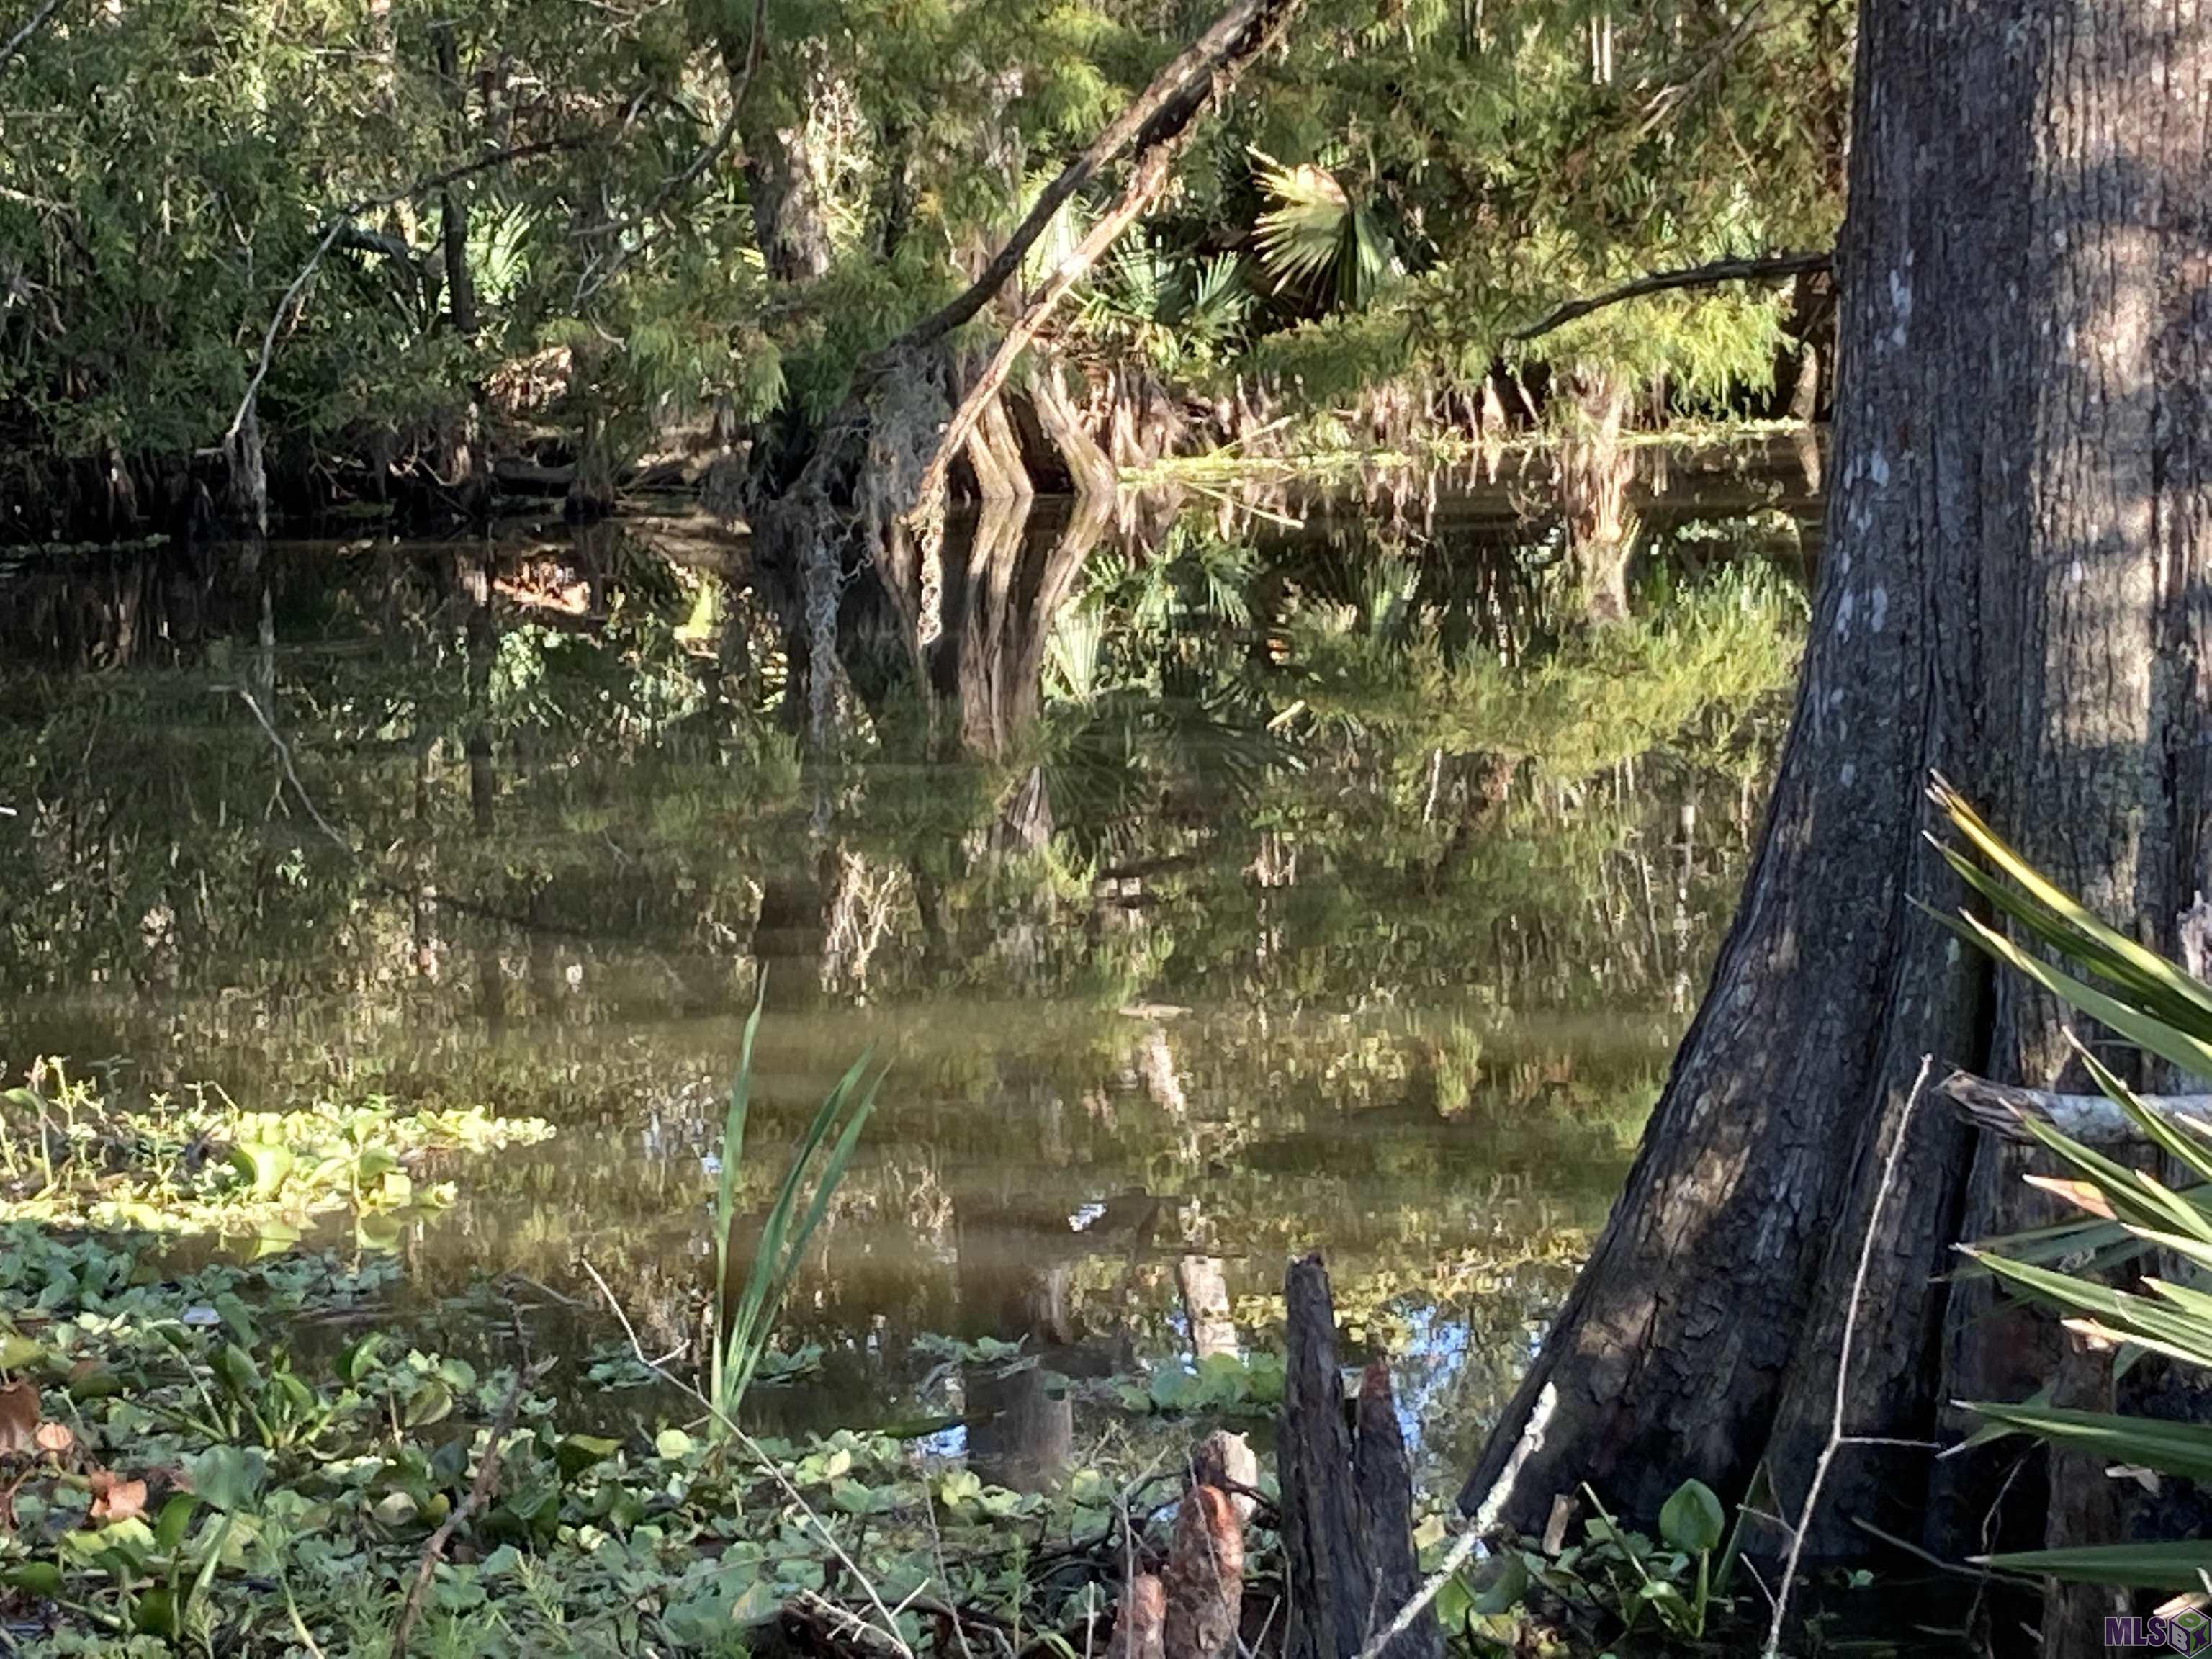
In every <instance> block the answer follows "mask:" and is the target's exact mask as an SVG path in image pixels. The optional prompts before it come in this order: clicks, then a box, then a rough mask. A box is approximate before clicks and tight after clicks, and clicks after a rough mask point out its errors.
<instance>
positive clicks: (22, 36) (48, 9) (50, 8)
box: [0, 0, 62, 70]
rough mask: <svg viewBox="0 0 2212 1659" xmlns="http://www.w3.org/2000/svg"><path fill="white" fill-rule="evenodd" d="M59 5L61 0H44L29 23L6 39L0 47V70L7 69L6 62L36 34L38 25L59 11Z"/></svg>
mask: <svg viewBox="0 0 2212 1659" xmlns="http://www.w3.org/2000/svg"><path fill="white" fill-rule="evenodd" d="M61 4H62V0H44V3H43V4H41V5H40V7H39V9H37V10H36V11H34V12H33V13H32V14H31V16H30V21H28V22H27V23H25V24H24V25H23V27H21V28H19V29H17V30H16V31H15V33H13V34H11V35H9V37H8V43H7V45H5V46H0V70H3V69H6V68H7V67H8V60H9V58H13V57H14V56H15V54H16V53H17V52H21V50H22V49H23V42H24V41H26V40H29V39H30V38H31V37H32V36H33V34H35V33H38V31H39V27H40V24H42V23H44V22H45V21H46V19H48V18H49V17H52V15H54V14H55V13H56V12H58V11H59V10H60V9H61Z"/></svg>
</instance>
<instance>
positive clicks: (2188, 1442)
mask: <svg viewBox="0 0 2212 1659" xmlns="http://www.w3.org/2000/svg"><path fill="white" fill-rule="evenodd" d="M1967 1409H1968V1410H1969V1411H1971V1412H1972V1413H1974V1415H1975V1416H1977V1417H1978V1418H1980V1419H1982V1420H1983V1421H1984V1422H1986V1423H1990V1424H1992V1425H1997V1426H1999V1427H2001V1428H2002V1429H2004V1430H2006V1431H2009V1432H2014V1433H2021V1434H2033V1435H2037V1436H2039V1437H2042V1438H2043V1439H2045V1440H2057V1441H2063V1443H2066V1444H2068V1445H2070V1446H2075V1447H2078V1448H2080V1449H2081V1450H2083V1451H2086V1452H2089V1453H2092V1454H2093V1455H2096V1456H2099V1457H2102V1458H2106V1459H2109V1460H2110V1461H2111V1462H2115V1463H2131V1464H2138V1465H2141V1466H2142V1467H2143V1468H2153V1469H2156V1470H2158V1471H2160V1473H2161V1474H2175V1475H2183V1476H2186V1477H2187V1478H2188V1479H2190V1480H2212V1425H2208V1424H2202V1423H2184V1422H2176V1421H2174V1420H2172V1419H2166V1418H2158V1417H2132V1416H2127V1415H2124V1414H2121V1413H2112V1412H2084V1411H2072V1410H2069V1409H2067V1408H2065V1407H2059V1406H2044V1405H2036V1404H2032V1403H2023V1404H2021V1405H2016V1406H2001V1405H1972V1406H1969V1407H1967Z"/></svg>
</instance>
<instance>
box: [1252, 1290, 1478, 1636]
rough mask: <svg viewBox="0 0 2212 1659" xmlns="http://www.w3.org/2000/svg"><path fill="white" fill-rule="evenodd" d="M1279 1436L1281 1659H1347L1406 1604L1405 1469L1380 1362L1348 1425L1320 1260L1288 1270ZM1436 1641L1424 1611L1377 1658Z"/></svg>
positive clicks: (1408, 1517) (1410, 1582)
mask: <svg viewBox="0 0 2212 1659" xmlns="http://www.w3.org/2000/svg"><path fill="white" fill-rule="evenodd" d="M1283 1292H1284V1302H1285V1311H1286V1314H1287V1321H1288V1323H1287V1329H1286V1331H1285V1344H1286V1346H1287V1349H1288V1353H1289V1358H1288V1362H1287V1364H1286V1365H1285V1376H1284V1389H1283V1419H1282V1431H1281V1433H1280V1434H1279V1436H1278V1437H1277V1457H1278V1462H1279V1469H1278V1474H1279V1478H1280V1480H1281V1485H1282V1493H1283V1501H1282V1515H1281V1528H1280V1530H1281V1534H1282V1540H1283V1553H1284V1558H1285V1578H1286V1581H1287V1583H1288V1584H1289V1587H1290V1591H1291V1594H1290V1597H1289V1607H1288V1609H1287V1611H1286V1613H1285V1620H1286V1622H1285V1626H1284V1651H1285V1654H1286V1655H1287V1656H1288V1659H1352V1656H1354V1655H1356V1654H1358V1653H1359V1652H1360V1651H1361V1650H1363V1649H1364V1647H1365V1646H1366V1644H1367V1642H1368V1640H1369V1638H1371V1637H1373V1636H1375V1635H1377V1634H1379V1633H1380V1632H1382V1631H1383V1629H1384V1628H1385V1627H1386V1626H1388V1625H1389V1623H1390V1621H1391V1620H1393V1619H1394V1618H1395V1617H1396V1616H1397V1613H1398V1611H1399V1609H1400V1608H1401V1607H1404V1606H1405V1605H1406V1604H1407V1602H1408V1601H1411V1600H1412V1598H1413V1591H1414V1589H1416V1587H1417V1586H1418V1583H1419V1572H1418V1571H1417V1569H1416V1566H1415V1563H1414V1556H1413V1471H1412V1469H1411V1468H1410V1466H1409V1465H1408V1464H1407V1460H1406V1445H1405V1441H1404V1439H1403V1437H1401V1435H1400V1433H1399V1431H1398V1416H1397V1408H1396V1407H1395V1404H1394V1403H1393V1401H1392V1400H1391V1398H1390V1378H1389V1371H1388V1370H1385V1369H1384V1367H1383V1365H1382V1364H1381V1363H1380V1362H1379V1361H1378V1362H1376V1364H1372V1365H1370V1366H1369V1367H1368V1369H1367V1370H1366V1373H1365V1375H1364V1376H1363V1378H1362V1379H1361V1383H1360V1389H1359V1401H1358V1407H1357V1409H1356V1412H1355V1413H1354V1415H1353V1418H1352V1422H1350V1423H1347V1422H1346V1414H1345V1409H1344V1379H1343V1375H1342V1373H1341V1372H1340V1370H1338V1368H1337V1354H1336V1314H1335V1310H1334V1307H1333V1306H1332V1304H1331V1302H1330V1298H1329V1288H1328V1272H1327V1271H1326V1270H1325V1269H1324V1268H1323V1267H1322V1262H1321V1258H1320V1257H1319V1256H1308V1257H1307V1258H1306V1259H1305V1260H1304V1261H1294V1262H1292V1263H1291V1268H1290V1273H1289V1275H1288V1277H1287V1278H1286V1279H1285V1282H1284V1287H1283ZM1383 1652H1384V1655H1385V1656H1386V1659H1438V1656H1439V1655H1441V1654H1442V1652H1443V1637H1442V1634H1441V1633H1440V1632H1439V1631H1438V1628H1437V1621H1436V1617H1435V1615H1434V1614H1433V1613H1431V1612H1430V1611H1428V1610H1427V1609H1424V1610H1423V1611H1422V1613H1420V1615H1419V1617H1417V1618H1415V1619H1414V1620H1412V1622H1411V1623H1410V1624H1408V1626H1407V1628H1406V1629H1405V1630H1403V1631H1401V1632H1399V1634H1398V1635H1397V1636H1396V1637H1395V1638H1393V1640H1392V1641H1391V1643H1390V1644H1389V1646H1388V1647H1387V1648H1385V1649H1384V1650H1383Z"/></svg>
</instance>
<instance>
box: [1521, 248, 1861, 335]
mask: <svg viewBox="0 0 2212 1659" xmlns="http://www.w3.org/2000/svg"><path fill="white" fill-rule="evenodd" d="M1833 257H1834V256H1833V255H1832V254H1827V253H1776V254H1770V255H1767V256H1766V257H1765V258H1757V259H1716V260H1715V261H1714V262H1713V263H1712V264H1705V265H1690V266H1687V267H1686V268H1684V269H1683V270H1655V271H1652V272H1650V274H1649V275H1646V276H1639V277H1638V278H1637V279H1636V280H1635V281H1634V282H1632V283H1622V284H1621V285H1620V287H1619V288H1614V289H1607V290H1606V291H1605V292H1604V293H1602V294H1594V295H1590V296H1589V298H1587V299H1582V300H1570V301H1567V302H1566V303H1565V305H1562V306H1560V307H1558V308H1557V309H1555V310H1553V312H1551V313H1549V314H1547V316H1546V317H1545V318H1544V319H1543V320H1542V321H1541V322H1537V323H1532V324H1530V325H1528V327H1527V328H1518V329H1516V330H1514V331H1513V332H1512V333H1510V334H1509V335H1507V336H1506V338H1507V339H1509V340H1533V339H1535V338H1536V337H1538V336H1539V335H1543V334H1549V333H1550V332H1551V331H1553V329H1555V328H1559V327H1563V326H1565V325H1566V324H1568V323H1571V322H1573V321H1574V320H1575V319H1577V317H1587V316H1589V314H1590V313H1592V312H1593V311H1602V310H1604V309H1605V307H1607V306H1617V305H1619V304H1620V302H1621V301H1623V300H1638V299H1641V298H1643V297H1644V295H1647V294H1666V293H1668V292H1671V291H1672V290H1674V289H1684V288H1711V287H1712V286H1713V285H1714V284H1716V283H1761V282H1771V281H1775V280H1777V279H1778V278H1780V277H1784V276H1804V275H1805V274H1806V273H1808V271H1815V270H1827V269H1828V267H1829V265H1830V264H1831V262H1832V259H1833Z"/></svg>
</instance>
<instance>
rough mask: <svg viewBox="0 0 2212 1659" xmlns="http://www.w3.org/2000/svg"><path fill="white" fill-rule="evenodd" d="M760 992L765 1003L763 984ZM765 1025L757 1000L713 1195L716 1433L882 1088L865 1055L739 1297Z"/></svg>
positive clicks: (824, 1111)
mask: <svg viewBox="0 0 2212 1659" xmlns="http://www.w3.org/2000/svg"><path fill="white" fill-rule="evenodd" d="M761 993H762V995H763V996H765V995H766V994H767V986H766V984H765V982H763V986H762V987H761ZM760 1017H761V1005H760V1003H759V1002H758V1001H756V1002H755V1003H754V1005H753V1011H752V1012H751V1013H750V1015H748V1016H747V1017H746V1019H745V1030H744V1038H743V1041H742V1043H741V1045H740V1047H739V1048H738V1074H737V1077H736V1079H735V1080H734V1081H733V1082H732V1084H731V1085H730V1105H729V1110H728V1111H727V1113H726V1114H725V1115H724V1117H723V1120H722V1150H721V1170H720V1176H719V1178H718V1180H717V1182H716V1183H715V1188H714V1220H713V1225H714V1304H713V1315H714V1317H713V1324H712V1327H711V1328H710V1330H709V1333H708V1381H707V1398H708V1400H709V1401H712V1402H713V1405H714V1413H715V1416H714V1421H715V1423H716V1425H717V1426H718V1427H720V1426H725V1425H729V1424H732V1423H734V1422H735V1421H736V1420H737V1415H738V1410H739V1408H740V1407H742V1406H743V1405H744V1397H745V1390H746V1389H748V1388H750V1386H751V1385H752V1380H753V1377H754V1375H755V1374H756V1373H757V1371H758V1370H759V1369H760V1365H761V1361H762V1358H763V1356H764V1355H766V1354H768V1353H769V1352H770V1344H771V1342H772V1341H773V1340H774V1337H775V1320H776V1314H777V1312H778V1311H779V1310H781V1308H782V1306H783V1302H784V1298H785V1297H787V1296H788V1295H789V1294H790V1293H791V1286H792V1282H793V1280H794V1279H797V1278H798V1276H799V1267H800V1264H801V1263H802V1262H804V1261H805V1259H806V1246H807V1244H808V1243H809V1242H810V1241H811V1239H812V1238H813V1237H814V1233H815V1230H816V1229H817V1227H819V1226H820V1225H822V1218H823V1215H824V1214H825V1213H827V1212H828V1211H829V1200H830V1199H831V1198H833V1197H834V1196H835V1195H836V1191H837V1184H838V1182H841V1181H842V1180H843V1179H844V1178H845V1171H846V1169H847V1167H848V1165H849V1164H851V1163H852V1161H853V1152H854V1148H855V1147H857V1146H859V1145H860V1131H861V1130H862V1129H863V1128H865V1127H866V1125H867V1121H868V1115H869V1114H870V1113H871V1112H872V1111H873V1110H874V1109H875V1104H876V1089H877V1087H878V1085H880V1084H881V1083H882V1081H883V1076H882V1073H878V1074H877V1076H876V1077H875V1078H874V1079H872V1080H868V1079H866V1072H867V1069H868V1060H869V1057H868V1056H867V1055H866V1054H862V1055H861V1056H860V1059H858V1060H854V1062H853V1065H852V1067H851V1069H850V1070H848V1072H847V1073H845V1075H844V1076H843V1077H842V1078H840V1079H838V1080H837V1082H836V1086H835V1087H833V1088H832V1089H831V1090H830V1091H829V1093H828V1094H827V1095H825V1096H824V1097H823V1100H822V1104H821V1105H820V1106H819V1107H818V1108H817V1109H816V1111H815V1114H814V1117H813V1120H812V1121H811V1122H810V1123H809V1124H808V1125H807V1127H806V1132H805V1134H804V1135H802V1136H801V1137H800V1139H799V1145H798V1146H797V1147H796V1148H795V1149H794V1150H793V1152H792V1155H791V1163H790V1164H789V1165H788V1167H787V1170H785V1173H784V1177H783V1182H782V1184H781V1185H780V1186H779V1187H778V1188H776V1194H775V1200H774V1201H773V1202H771V1203H770V1205H769V1212H768V1216H767V1218H766V1219H765V1220H764V1221H763V1223H762V1225H761V1235H760V1238H759V1240H758V1241H757V1243H755V1245H754V1247H753V1260H752V1267H751V1269H750V1272H749V1273H747V1274H746V1276H745V1280H744V1286H743V1288H742V1290H740V1289H739V1287H738V1284H737V1282H736V1279H735V1278H734V1276H733V1273H732V1262H731V1260H730V1246H731V1243H732V1232H733V1231H734V1230H735V1228H736V1226H737V1224H738V1210H737V1199H738V1171H739V1170H741V1169H743V1167H744V1156H745V1118H746V1115H747V1113H748V1111H749V1110H750V1103H751V1095H752V1070H753V1040H754V1038H755V1037H756V1036H757V1035H758V1033H759V1030H760ZM817 1157H818V1158H819V1162H818V1163H817Z"/></svg>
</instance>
